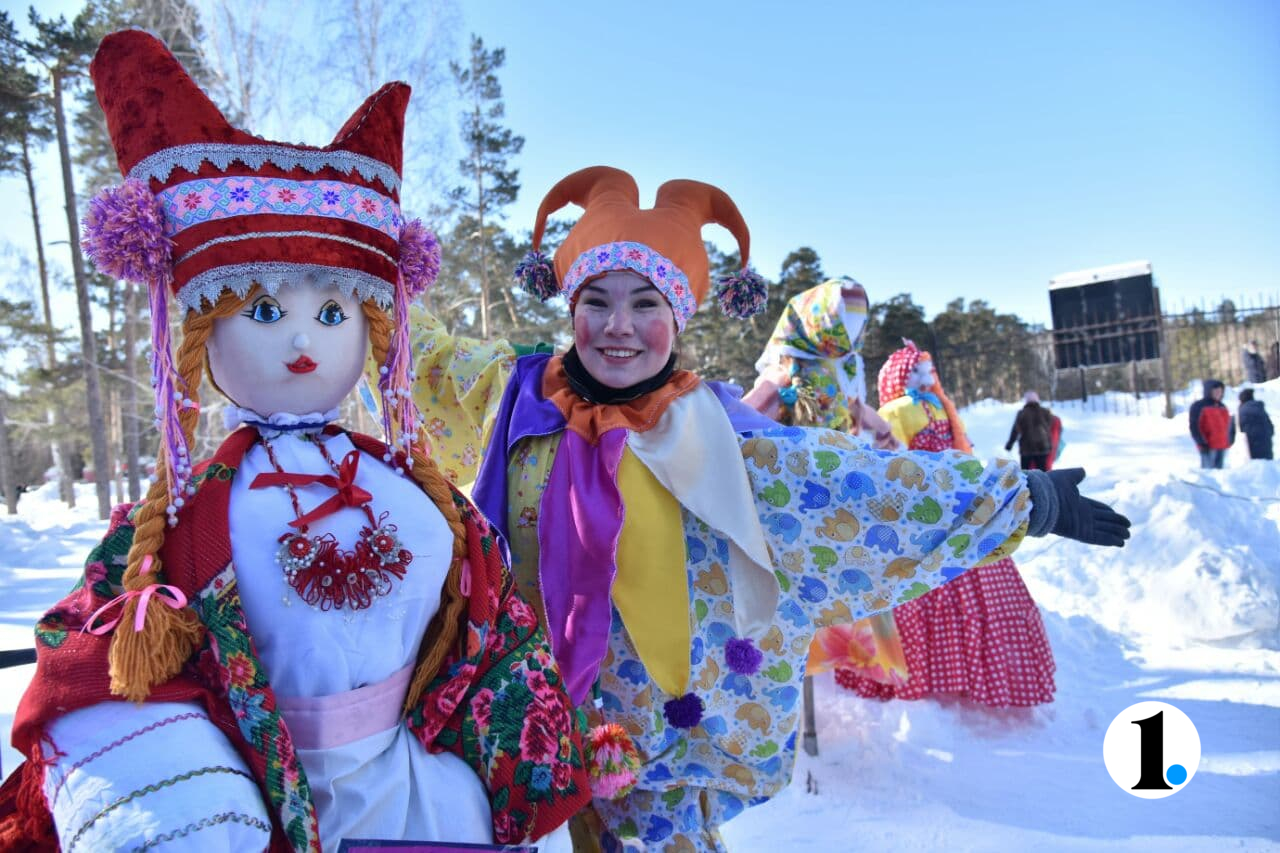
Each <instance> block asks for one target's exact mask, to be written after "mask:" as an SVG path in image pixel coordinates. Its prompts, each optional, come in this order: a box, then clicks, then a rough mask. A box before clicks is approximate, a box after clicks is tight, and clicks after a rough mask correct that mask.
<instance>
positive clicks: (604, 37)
mask: <svg viewBox="0 0 1280 853" xmlns="http://www.w3.org/2000/svg"><path fill="white" fill-rule="evenodd" d="M0 5H3V6H4V7H5V8H8V9H10V10H11V11H13V12H15V13H16V15H17V17H19V18H24V17H25V5H26V4H15V3H8V2H6V3H3V4H0ZM53 5H54V7H55V8H56V7H58V6H59V5H60V6H61V7H64V8H65V9H67V10H68V11H70V12H74V10H75V9H77V8H79V6H80V4H79V3H77V2H67V0H62V2H61V3H60V4H59V3H54V4H53ZM304 5H305V4H304ZM317 8H318V7H317ZM460 10H461V17H462V22H461V26H462V30H463V31H462V32H461V33H460V36H461V37H460V38H459V39H458V42H459V44H460V45H461V44H465V35H466V32H468V31H474V32H476V33H478V34H480V35H481V36H482V37H483V38H484V39H485V41H486V43H487V44H488V45H490V46H493V47H498V46H500V47H504V48H505V49H506V52H507V65H506V68H505V69H504V70H503V72H502V74H501V79H502V84H503V88H504V94H505V98H506V105H507V118H506V121H507V124H508V126H510V127H511V128H512V129H513V130H514V131H516V132H517V133H520V134H522V135H524V136H525V137H526V140H527V142H526V145H525V149H524V153H523V154H522V155H521V156H520V157H519V158H518V159H517V160H516V165H517V166H519V168H520V170H521V172H520V177H521V181H522V184H523V192H522V194H521V197H520V199H519V201H518V202H517V203H516V204H515V205H514V206H513V207H512V209H511V211H510V217H509V220H508V223H509V225H510V226H511V227H513V228H518V229H527V228H529V227H531V226H532V222H533V214H534V211H535V210H536V208H537V205H538V202H539V201H540V199H541V196H542V194H543V193H544V192H545V191H546V189H548V188H549V187H550V186H551V185H552V184H553V183H554V182H555V181H556V180H557V179H559V178H560V177H562V176H563V175H565V174H567V173H568V172H570V171H573V170H574V169H577V168H580V167H582V166H586V165H592V164H596V163H605V164H608V165H614V166H619V167H621V168H624V169H627V170H628V171H630V172H632V173H633V174H634V175H635V176H636V178H637V180H638V181H639V183H640V186H641V192H642V196H643V197H645V198H646V199H648V200H651V199H652V193H653V191H654V190H655V189H656V188H657V186H658V184H660V183H661V182H662V181H664V180H667V179H670V178H676V177H687V178H697V179H699V180H705V181H708V182H711V183H716V184H718V185H720V186H721V187H723V188H724V189H725V190H727V191H728V192H729V194H730V195H731V196H733V198H734V199H735V200H736V201H737V203H738V205H739V207H740V208H741V209H742V211H743V214H744V216H745V217H746V220H747V222H748V224H749V225H750V226H751V230H752V238H753V248H752V257H753V260H754V261H755V264H756V266H757V267H758V268H760V269H761V270H762V271H763V272H764V273H766V274H767V275H770V276H776V275H777V273H778V268H779V266H780V264H781V261H782V259H783V257H784V256H785V255H786V253H787V252H789V251H790V250H792V249H794V248H796V247H798V246H801V245H811V246H813V247H814V248H815V249H816V250H817V251H818V252H819V254H820V255H821V257H822V259H823V263H824V267H825V269H826V270H827V271H828V272H829V273H831V274H849V275H852V276H854V277H856V278H858V279H859V280H860V281H862V282H863V283H864V284H865V285H866V286H867V288H868V290H869V291H870V293H871V296H872V298H873V299H878V298H886V297H888V296H890V295H892V294H894V293H898V292H910V293H912V294H913V296H914V297H915V298H916V299H917V301H919V302H921V303H923V304H924V305H925V306H926V307H927V308H928V309H929V310H930V311H931V312H932V311H937V310H940V309H941V308H942V307H943V306H944V305H945V303H946V302H947V301H949V300H950V299H953V298H955V297H958V296H963V297H965V298H967V299H978V298H981V299H986V300H987V301H989V302H991V303H993V304H994V305H996V306H997V307H999V308H1000V309H1002V310H1006V311H1013V312H1016V313H1018V314H1020V315H1022V316H1023V317H1024V318H1026V319H1028V320H1032V321H1040V322H1047V321H1048V319H1049V316H1048V305H1049V302H1048V295H1047V294H1048V291H1047V286H1048V280H1049V279H1050V278H1051V277H1053V276H1054V275H1056V274H1059V273H1063V272H1068V271H1072V270H1077V269H1081V268H1085V267H1093V266H1102V265H1107V264H1114V263H1119V262H1123V261H1130V260H1137V259H1144V260H1150V261H1151V262H1152V263H1153V265H1154V269H1155V273H1156V277H1157V280H1158V283H1159V284H1160V286H1161V288H1162V291H1163V296H1164V299H1165V303H1166V305H1170V304H1172V305H1173V306H1175V307H1176V306H1177V305H1178V304H1179V303H1180V302H1184V301H1185V302H1193V301H1198V300H1200V299H1201V298H1204V299H1206V300H1207V301H1209V302H1212V303H1216V302H1217V300H1218V299H1219V298H1221V297H1222V296H1230V297H1232V298H1239V297H1241V296H1243V297H1245V298H1246V299H1248V298H1255V299H1259V300H1260V299H1263V298H1270V299H1271V300H1273V301H1274V300H1276V299H1280V3H1275V2H1246V0H1226V2H1212V3H1211V2H1107V3H1103V2H1073V3H1058V4H1052V5H1051V4H1047V3H1026V2H1022V3H1012V2H1010V3H1003V2H971V3H942V2H914V3H892V4H891V3H861V2H859V3H794V4H786V5H784V4H781V3H743V2H737V3H727V2H698V3H666V2H655V3H650V4H645V5H644V7H643V9H642V8H641V7H640V6H636V5H633V4H600V3H578V2H572V3H559V4H554V5H548V4H532V3H518V2H506V0H504V2H496V0H493V2H475V3H466V4H462V5H461V6H460ZM338 47H339V48H340V46H338ZM298 85H316V86H319V85H320V84H319V83H317V82H316V81H301V82H299V84H298ZM408 144H409V145H412V144H413V140H412V139H410V140H408ZM0 187H3V189H5V190H7V191H8V194H9V196H10V198H11V199H14V200H15V201H18V200H23V199H22V198H21V196H20V195H18V194H19V193H21V190H22V187H21V185H20V183H19V182H18V181H16V180H13V179H6V180H5V181H3V182H0ZM42 195H43V196H45V199H44V205H45V206H44V211H45V219H46V221H47V222H49V224H50V225H53V226H54V227H56V224H55V223H54V222H52V220H57V219H60V215H61V211H60V209H59V205H60V198H61V196H60V186H59V184H58V176H57V172H56V166H50V167H49V168H47V169H44V176H43V186H42ZM23 202H24V203H23V204H21V205H9V206H6V208H5V209H0V226H2V227H3V228H4V229H5V232H6V234H5V236H7V237H8V239H10V240H11V241H13V243H14V244H15V245H17V246H19V247H22V246H24V245H25V243H24V241H27V242H29V238H27V237H26V234H27V233H29V230H28V229H29V224H28V223H27V217H26V215H25V200H23ZM705 233H706V235H707V236H708V237H709V238H711V239H713V240H714V241H715V242H717V243H718V244H719V245H721V246H722V247H725V248H730V247H731V245H732V244H731V239H730V238H729V237H728V235H727V234H726V233H725V232H723V231H721V230H720V229H718V228H715V227H709V228H707V229H706V232H705ZM59 236H60V235H57V234H54V235H52V236H50V237H49V239H51V240H53V239H58V237H59ZM55 250H56V247H55Z"/></svg>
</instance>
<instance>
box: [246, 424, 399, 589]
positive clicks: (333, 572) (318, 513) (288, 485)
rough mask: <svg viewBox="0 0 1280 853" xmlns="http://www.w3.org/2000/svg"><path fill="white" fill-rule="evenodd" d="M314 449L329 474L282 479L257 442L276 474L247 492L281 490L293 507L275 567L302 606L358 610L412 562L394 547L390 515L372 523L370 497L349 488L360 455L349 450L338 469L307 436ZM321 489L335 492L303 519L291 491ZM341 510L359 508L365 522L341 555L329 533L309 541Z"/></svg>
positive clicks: (324, 450)
mask: <svg viewBox="0 0 1280 853" xmlns="http://www.w3.org/2000/svg"><path fill="white" fill-rule="evenodd" d="M301 438H302V440H304V441H311V442H312V443H314V444H315V445H316V447H317V448H319V450H320V454H321V455H322V456H324V459H325V461H326V462H328V463H329V467H330V468H332V469H333V471H334V473H333V474H287V473H285V471H284V469H282V468H281V467H280V463H279V462H278V461H277V460H276V454H275V451H274V450H272V448H271V442H270V441H267V440H266V439H263V441H262V446H263V448H265V449H266V451H267V458H268V459H270V460H271V465H272V467H274V468H275V469H276V472H275V473H274V474H270V473H267V474H259V475H258V476H257V477H255V478H254V480H253V482H252V483H251V484H250V485H249V488H251V489H261V488H267V487H270V486H283V487H284V488H285V490H286V491H287V492H288V493H289V500H290V502H291V503H292V504H293V513H294V516H295V518H294V520H293V521H291V522H289V526H290V527H292V528H294V529H293V530H290V531H286V532H285V533H284V534H283V535H282V536H281V537H280V538H279V540H277V541H279V543H280V547H279V549H278V550H277V551H276V562H277V563H279V564H280V566H281V568H282V569H283V570H284V578H285V582H286V583H288V584H289V586H291V587H293V589H294V590H295V591H296V592H297V593H298V596H299V597H300V598H302V600H303V601H305V602H306V603H307V604H309V605H311V606H312V607H315V608H317V609H319V610H341V609H343V608H344V607H345V608H348V609H351V610H363V609H364V608H366V607H368V606H369V605H370V604H372V603H373V600H374V599H375V598H378V597H380V596H384V595H386V594H387V593H389V592H391V589H392V583H393V581H394V580H399V579H401V578H403V577H404V575H405V572H406V571H407V570H408V568H409V563H410V562H412V560H413V554H412V553H410V552H409V550H408V549H406V548H404V547H403V546H402V545H401V543H400V537H399V536H397V535H396V526H395V525H394V524H390V523H388V522H387V517H388V515H390V513H387V512H384V513H382V514H381V515H380V516H378V517H377V518H375V517H374V515H373V511H372V510H371V509H369V501H371V500H373V495H371V494H369V492H367V491H365V490H364V489H362V488H360V487H359V486H357V485H356V484H355V478H356V469H357V467H358V466H359V464H360V452H359V451H358V450H352V451H351V452H350V453H348V454H347V455H346V456H344V457H343V459H342V462H341V464H339V463H336V462H334V460H333V457H332V456H330V455H329V451H328V449H327V448H326V447H325V446H324V442H323V441H318V440H315V439H313V438H312V437H310V436H302V437H301ZM309 485H321V486H328V487H329V488H331V489H334V490H335V491H336V494H334V495H333V496H332V497H330V498H329V499H328V500H326V501H325V502H324V503H322V504H320V505H319V506H317V507H316V508H315V509H313V510H311V511H310V512H308V513H306V514H303V512H302V507H301V506H300V505H299V504H298V495H297V492H296V491H295V488H296V487H298V486H309ZM344 507H359V508H360V509H361V510H363V511H364V514H365V518H366V519H367V520H368V523H367V524H366V525H365V526H364V527H362V528H360V538H359V539H358V540H357V541H356V544H355V547H354V548H352V549H351V550H343V549H342V548H340V547H339V546H338V540H337V539H335V538H334V536H333V534H332V533H326V534H324V535H323V536H310V535H308V531H309V529H310V525H311V524H312V523H313V522H315V521H318V520H319V519H321V518H324V517H325V516H327V515H331V514H332V513H335V512H337V511H338V510H340V509H343V508H344Z"/></svg>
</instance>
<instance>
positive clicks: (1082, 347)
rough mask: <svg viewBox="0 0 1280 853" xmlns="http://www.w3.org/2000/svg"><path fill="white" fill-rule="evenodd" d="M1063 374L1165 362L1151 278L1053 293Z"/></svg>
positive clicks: (1138, 277) (1063, 288) (1069, 287)
mask: <svg viewBox="0 0 1280 853" xmlns="http://www.w3.org/2000/svg"><path fill="white" fill-rule="evenodd" d="M1049 308H1050V311H1051V312H1052V315H1053V340H1054V357H1055V361H1056V362H1057V366H1058V368H1059V369H1065V368H1069V367H1099V366H1102V365H1106V364H1122V363H1125V362H1130V361H1142V360H1144V359H1149V358H1159V357H1160V335H1159V331H1158V330H1159V312H1158V311H1157V310H1156V296H1155V287H1154V286H1153V283H1152V279H1151V274H1150V273H1145V274H1143V275H1133V276H1128V277H1125V278H1117V279H1111V280H1108V281H1094V282H1089V283H1085V284H1079V285H1067V286H1059V285H1055V286H1054V287H1052V288H1051V289H1050V291H1049Z"/></svg>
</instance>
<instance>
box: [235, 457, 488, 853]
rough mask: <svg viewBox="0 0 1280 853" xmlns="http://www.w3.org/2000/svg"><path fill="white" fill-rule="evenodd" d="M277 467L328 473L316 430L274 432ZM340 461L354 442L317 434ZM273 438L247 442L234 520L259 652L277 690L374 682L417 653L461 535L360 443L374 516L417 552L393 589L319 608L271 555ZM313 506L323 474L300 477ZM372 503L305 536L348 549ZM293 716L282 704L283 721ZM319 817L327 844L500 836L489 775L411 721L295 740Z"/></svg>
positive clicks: (283, 496)
mask: <svg viewBox="0 0 1280 853" xmlns="http://www.w3.org/2000/svg"><path fill="white" fill-rule="evenodd" d="M269 440H270V442H271V447H272V450H273V451H274V452H275V456H276V461H277V462H279V463H280V468H281V470H283V471H285V472H287V473H290V474H333V473H335V472H334V471H333V468H332V467H331V466H330V464H329V463H328V462H327V461H326V460H325V458H324V457H323V456H322V455H321V453H320V449H319V448H318V447H317V446H316V444H315V443H314V442H312V441H309V440H305V439H303V438H301V437H299V436H297V435H296V434H286V435H281V436H278V437H276V438H272V439H269ZM320 440H323V441H324V443H325V448H326V449H327V450H328V451H329V455H330V457H331V458H332V459H333V461H334V462H335V463H341V461H342V459H343V457H344V456H346V454H347V453H349V452H350V451H351V450H353V449H354V447H353V446H352V444H351V440H350V439H349V438H348V437H347V436H345V435H336V436H332V437H320ZM275 470H276V469H275V467H274V466H273V465H272V464H271V460H270V459H269V458H268V457H267V451H266V448H265V447H263V446H262V445H261V444H256V445H254V446H253V448H252V449H250V451H249V452H248V453H247V454H245V457H244V460H243V461H242V462H241V464H240V467H239V469H238V470H237V471H236V475H235V479H234V480H232V483H231V504H230V508H229V513H228V522H229V526H230V532H231V557H232V560H233V561H234V563H235V567H236V581H237V583H238V584H239V587H240V597H241V604H242V606H243V607H244V613H245V618H246V620H247V621H248V624H249V633H250V635H252V636H253V639H254V644H255V646H256V648H257V651H258V655H259V657H260V659H261V661H262V664H263V666H264V667H265V668H266V671H267V676H268V678H269V679H270V681H271V687H272V689H273V690H274V691H275V692H276V695H277V696H278V697H282V698H286V697H299V696H302V697H317V696H329V695H332V694H335V693H343V692H345V691H349V690H354V689H356V688H358V687H364V686H366V685H371V684H377V683H378V682H380V681H383V680H385V679H387V678H389V677H390V676H391V675H393V674H394V673H396V672H397V671H398V670H401V669H403V668H404V667H405V666H408V665H410V664H412V663H413V662H414V661H415V660H416V659H417V655H418V645H419V643H420V641H421V639H422V636H423V634H424V633H426V629H427V624H428V623H429V622H430V621H431V617H432V616H434V615H435V612H436V610H437V609H438V608H439V606H440V588H441V586H442V585H443V584H444V578H445V574H446V572H447V571H448V569H449V561H450V555H451V554H452V552H453V535H452V533H451V532H450V530H449V527H448V524H447V523H446V522H445V520H444V517H443V516H442V515H441V514H440V512H439V510H437V509H436V507H435V504H433V503H432V502H431V499H430V498H428V497H427V496H426V495H425V494H423V492H422V489H421V488H420V487H419V486H418V485H417V484H416V483H414V481H413V480H412V479H410V478H408V477H405V476H402V475H398V474H396V472H395V471H394V470H393V469H392V468H391V467H389V466H388V465H386V464H384V463H383V462H382V461H381V460H380V459H378V458H376V457H372V456H369V455H368V454H365V453H361V454H360V462H359V465H358V468H357V471H356V478H355V483H356V485H357V486H359V487H361V488H363V489H364V490H366V491H368V492H369V493H370V494H372V495H373V500H372V501H371V502H370V503H369V508H370V509H371V510H372V511H373V515H374V517H375V518H378V517H380V516H381V515H382V513H384V512H386V513H389V514H388V516H387V521H388V522H390V523H392V524H395V525H396V526H397V528H398V531H397V534H398V535H399V537H400V541H401V543H402V545H403V546H404V547H405V548H407V549H409V551H410V552H412V554H413V561H412V563H411V564H410V565H409V569H408V571H407V572H406V573H405V576H404V578H402V579H400V580H398V581H395V582H394V586H393V588H392V591H391V593H390V594H388V595H386V596H383V597H381V598H375V599H374V601H373V603H372V604H371V605H370V606H369V607H367V608H365V609H363V610H355V611H352V610H348V609H343V610H329V611H321V610H319V609H316V608H313V607H311V606H309V605H307V604H306V603H305V602H304V601H302V600H301V599H300V598H299V597H298V594H297V593H296V592H295V591H294V590H293V589H292V588H291V587H289V585H288V584H287V583H286V582H285V580H284V574H283V572H282V570H281V568H280V565H279V564H278V563H277V562H276V559H275V555H276V550H277V548H278V547H279V543H278V540H279V538H280V536H281V534H283V533H285V532H286V531H287V530H290V528H289V527H288V525H289V522H291V521H293V520H294V518H295V514H294V510H293V505H292V504H291V503H290V500H289V495H288V491H287V490H286V489H284V488H283V487H271V488H262V489H251V488H250V485H251V484H252V483H253V480H254V478H255V477H257V476H258V475H259V474H263V473H272V472H275ZM296 492H297V496H298V502H299V505H300V506H301V508H302V511H303V512H304V513H306V512H309V511H310V510H312V509H313V508H315V507H316V506H318V505H320V504H321V503H323V502H324V501H326V500H327V499H329V498H330V497H331V496H332V495H333V494H334V490H333V489H331V488H327V487H325V486H319V485H314V486H305V487H301V488H298V489H297V490H296ZM367 523H368V522H367V519H366V517H365V514H364V512H363V511H361V510H359V509H356V508H352V507H345V508H343V509H340V510H339V511H338V512H336V513H333V514H332V515H328V516H326V517H325V518H323V519H321V520H319V521H317V522H315V523H314V524H312V525H311V528H310V531H309V535H312V536H322V535H324V534H326V533H331V534H333V536H334V538H336V539H337V540H338V542H339V545H340V547H341V548H343V549H350V548H351V547H352V546H353V545H354V544H355V542H356V540H357V538H358V536H359V534H360V529H361V528H362V527H364V526H365V525H366V524H367ZM288 722H289V718H288V715H287V714H286V715H285V724H286V725H287V724H288ZM298 758H299V759H300V760H301V762H302V766H303V768H304V769H305V770H306V772H307V781H308V782H309V783H310V785H311V795H312V797H313V799H314V801H315V805H316V810H317V813H318V815H319V818H320V837H321V839H322V840H323V842H324V846H325V848H326V849H328V848H330V847H331V846H332V847H334V848H336V847H337V845H338V842H339V840H340V839H342V838H392V839H395V838H405V839H415V840H424V839H432V840H440V841H454V842H472V843H486V844H491V843H492V842H493V831H492V817H491V814H490V810H489V800H488V796H487V794H486V793H485V789H484V785H483V784H482V783H481V781H480V778H479V777H478V776H477V775H476V773H475V771H474V770H472V769H471V768H470V767H469V766H468V765H467V764H466V763H465V762H463V761H462V759H460V758H458V757H457V756H455V755H453V754H450V753H440V754H435V755H433V754H431V753H428V752H427V751H426V749H425V748H424V747H423V746H422V745H421V744H420V743H419V742H418V740H417V739H416V738H415V737H414V736H413V734H412V733H411V732H410V731H409V729H408V727H407V726H404V725H402V724H397V725H395V726H393V727H392V728H389V729H387V730H385V731H382V732H379V733H377V734H372V735H369V736H367V737H364V738H362V739H360V740H356V741H353V742H351V743H348V744H345V745H343V746H338V747H330V748H328V749H323V750H317V749H301V748H300V749H298Z"/></svg>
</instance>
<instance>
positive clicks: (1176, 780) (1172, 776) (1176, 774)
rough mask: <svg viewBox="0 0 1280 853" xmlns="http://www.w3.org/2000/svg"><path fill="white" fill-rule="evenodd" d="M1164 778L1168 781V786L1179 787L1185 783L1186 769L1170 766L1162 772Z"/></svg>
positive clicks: (1175, 765) (1179, 766)
mask: <svg viewBox="0 0 1280 853" xmlns="http://www.w3.org/2000/svg"><path fill="white" fill-rule="evenodd" d="M1164 775H1165V778H1166V779H1168V780H1169V784H1170V785H1181V784H1182V783H1183V782H1185V781H1187V768H1185V767H1183V766H1182V765H1181V764H1170V765H1169V769H1168V770H1166V771H1165V772H1164Z"/></svg>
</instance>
